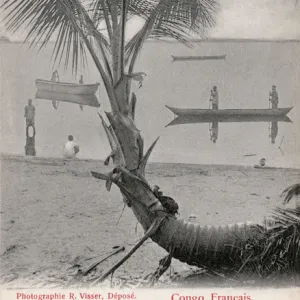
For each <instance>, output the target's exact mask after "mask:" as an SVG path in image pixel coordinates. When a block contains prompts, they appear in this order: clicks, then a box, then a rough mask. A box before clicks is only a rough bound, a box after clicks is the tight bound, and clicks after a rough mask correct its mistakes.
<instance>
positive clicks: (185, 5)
mask: <svg viewBox="0 0 300 300" xmlns="http://www.w3.org/2000/svg"><path fill="white" fill-rule="evenodd" d="M145 2H149V5H148V6H147V8H148V10H146V12H145V11H143V12H141V13H140V15H141V16H143V17H144V19H145V20H146V22H145V24H144V26H143V28H142V29H141V30H140V31H139V32H138V33H137V34H136V35H135V36H134V37H133V38H132V40H131V41H130V42H129V43H128V44H127V46H126V59H127V61H129V60H130V58H131V62H130V66H129V73H130V72H132V70H133V65H134V63H135V61H136V58H137V56H138V53H139V51H140V49H141V48H142V45H143V43H144V41H145V40H146V39H147V38H148V37H152V38H162V37H163V38H172V39H175V40H177V41H179V42H181V43H184V44H185V45H187V46H191V44H190V40H191V36H190V32H191V31H192V32H194V33H197V34H200V35H202V36H203V34H204V29H206V28H207V27H211V26H213V25H214V24H215V21H214V13H215V12H216V9H217V1H215V0H172V1H169V0H160V1H158V0H157V1H145ZM132 3H135V4H136V5H137V7H135V13H138V11H139V9H140V10H142V8H143V5H145V4H143V5H141V4H140V2H139V1H135V2H131V4H132ZM153 3H155V5H153ZM139 5H141V6H140V7H139ZM131 11H133V8H132V6H131Z"/></svg>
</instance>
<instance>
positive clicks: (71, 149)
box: [63, 135, 79, 158]
mask: <svg viewBox="0 0 300 300" xmlns="http://www.w3.org/2000/svg"><path fill="white" fill-rule="evenodd" d="M78 152H79V146H78V145H77V144H76V143H74V142H73V136H72V135H69V136H68V141H67V142H66V143H65V145H64V148H63V156H64V158H74V157H75V155H76V154H77V153H78Z"/></svg>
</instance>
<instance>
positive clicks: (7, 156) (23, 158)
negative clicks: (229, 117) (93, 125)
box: [0, 153, 300, 171]
mask: <svg viewBox="0 0 300 300" xmlns="http://www.w3.org/2000/svg"><path fill="white" fill-rule="evenodd" d="M0 159H1V160H12V161H13V160H14V161H19V162H30V161H48V162H49V161H55V162H64V161H70V162H71V161H73V162H78V163H81V162H88V163H101V162H102V163H103V162H104V160H102V159H94V158H75V159H73V160H72V159H71V160H67V159H64V158H62V157H46V156H25V155H21V154H13V153H11V154H10V153H0ZM172 164H173V165H182V166H183V167H187V166H201V167H203V168H217V167H219V168H221V169H226V168H228V169H231V170H236V169H244V170H245V169H251V170H260V169H255V168H254V165H234V164H201V163H184V162H155V161H153V162H149V163H148V165H149V166H150V165H152V166H157V165H172ZM262 170H263V169H262ZM267 170H268V169H267ZM269 170H270V171H277V170H299V171H300V168H296V167H294V168H292V167H274V168H272V169H269Z"/></svg>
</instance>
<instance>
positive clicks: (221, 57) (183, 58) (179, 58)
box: [171, 54, 226, 62]
mask: <svg viewBox="0 0 300 300" xmlns="http://www.w3.org/2000/svg"><path fill="white" fill-rule="evenodd" d="M171 56H172V59H173V60H172V62H174V61H191V60H192V61H194V60H224V59H226V54H225V55H209V56H174V55H171Z"/></svg>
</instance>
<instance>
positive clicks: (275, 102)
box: [269, 85, 279, 108]
mask: <svg viewBox="0 0 300 300" xmlns="http://www.w3.org/2000/svg"><path fill="white" fill-rule="evenodd" d="M269 96H270V97H269V101H270V102H271V104H272V108H278V102H279V97H278V93H277V91H276V86H275V85H273V86H272V91H271V92H270V93H269Z"/></svg>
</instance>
